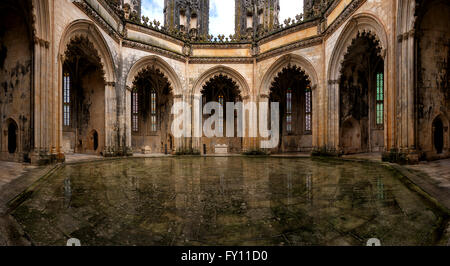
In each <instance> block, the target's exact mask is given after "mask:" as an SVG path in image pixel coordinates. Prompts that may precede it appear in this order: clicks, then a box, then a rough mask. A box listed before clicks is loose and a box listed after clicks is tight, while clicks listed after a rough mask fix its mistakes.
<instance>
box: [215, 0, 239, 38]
mask: <svg viewBox="0 0 450 266" xmlns="http://www.w3.org/2000/svg"><path fill="white" fill-rule="evenodd" d="M209 8H210V11H209V32H210V34H211V35H214V36H217V35H221V34H223V35H225V36H227V37H228V36H229V35H230V34H231V35H233V34H234V22H235V18H234V13H235V12H234V11H235V10H234V1H233V0H211V1H210V7H209Z"/></svg>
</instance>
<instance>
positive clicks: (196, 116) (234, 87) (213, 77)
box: [192, 65, 257, 153]
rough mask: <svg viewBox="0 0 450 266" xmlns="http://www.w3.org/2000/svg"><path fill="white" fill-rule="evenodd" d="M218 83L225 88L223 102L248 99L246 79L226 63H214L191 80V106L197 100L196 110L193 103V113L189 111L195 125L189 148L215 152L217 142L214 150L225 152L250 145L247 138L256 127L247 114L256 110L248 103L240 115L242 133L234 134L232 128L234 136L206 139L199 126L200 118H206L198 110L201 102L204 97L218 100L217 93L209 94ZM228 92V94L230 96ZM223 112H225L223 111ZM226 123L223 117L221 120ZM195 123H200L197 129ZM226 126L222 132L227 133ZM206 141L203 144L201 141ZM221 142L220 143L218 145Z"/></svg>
mask: <svg viewBox="0 0 450 266" xmlns="http://www.w3.org/2000/svg"><path fill="white" fill-rule="evenodd" d="M218 84H221V86H223V87H224V88H227V89H226V90H225V93H224V94H223V95H222V96H223V102H224V103H226V100H230V101H232V102H234V103H236V100H238V101H240V102H242V103H243V105H244V106H246V104H247V103H249V101H250V97H251V95H250V88H249V86H248V83H247V81H246V79H245V78H244V77H243V76H242V75H241V74H240V73H239V72H237V71H236V70H234V69H232V68H230V67H226V66H222V65H221V66H216V67H213V68H211V69H209V70H208V71H206V72H205V73H203V74H202V75H201V76H200V77H199V78H198V79H197V81H196V82H195V83H194V86H193V87H192V95H193V100H194V104H193V106H196V103H198V105H199V106H198V108H199V110H196V108H195V107H194V110H193V114H192V124H193V125H194V126H193V127H192V130H193V134H192V135H193V136H194V137H193V138H192V148H193V149H194V150H195V151H198V152H200V153H205V151H206V153H215V152H216V145H217V152H220V153H225V152H227V153H228V152H230V153H239V152H241V151H243V150H246V149H250V146H251V145H252V143H251V141H250V139H251V138H254V137H256V136H254V135H256V134H255V131H256V130H255V129H257V124H251V123H252V122H253V123H254V122H256V121H252V120H254V119H253V118H254V117H253V118H252V119H250V116H252V114H256V113H255V112H254V111H256V106H255V108H252V107H251V106H248V107H249V109H247V112H246V114H248V115H245V116H244V117H243V118H242V121H241V122H242V131H243V133H242V134H243V135H244V137H243V138H241V137H237V135H238V134H237V132H236V131H235V134H234V136H235V137H234V138H229V139H227V138H221V139H220V140H219V139H218V138H213V139H212V140H211V139H209V140H207V139H205V138H204V137H203V136H204V134H203V133H204V132H203V130H202V128H203V123H202V121H205V117H202V116H201V114H200V110H201V108H202V106H203V104H202V103H204V102H205V101H216V102H218V101H219V98H218V96H219V95H215V94H214V95H210V94H209V91H211V88H210V87H217V85H218ZM205 93H206V94H207V95H209V96H207V97H206V100H205V99H204V95H205ZM226 94H228V96H227V97H228V99H226V98H225V96H226ZM230 95H231V96H230ZM224 115H225V112H224ZM237 122H238V119H237V118H236V119H235V125H236V128H237V124H236V123H237ZM224 123H226V121H225V122H224ZM195 125H199V127H198V129H197V130H196V127H195ZM225 130H226V129H225V128H224V131H223V132H224V136H225V135H226V131H225ZM204 144H205V145H204ZM219 145H222V146H219Z"/></svg>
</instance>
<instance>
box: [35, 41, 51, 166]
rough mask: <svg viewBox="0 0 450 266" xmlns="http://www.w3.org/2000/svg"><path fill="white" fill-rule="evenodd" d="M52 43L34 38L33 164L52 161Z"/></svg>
mask: <svg viewBox="0 0 450 266" xmlns="http://www.w3.org/2000/svg"><path fill="white" fill-rule="evenodd" d="M49 47H50V43H49V41H47V40H44V39H42V38H40V37H38V36H36V37H35V39H34V51H35V52H34V60H33V62H34V65H33V70H34V71H33V73H34V77H33V89H34V94H33V96H32V97H34V99H33V100H34V110H33V111H34V125H33V129H34V147H33V151H32V154H31V162H32V163H33V164H46V163H50V162H51V161H52V158H51V150H52V141H51V140H50V138H51V136H52V134H50V132H51V128H52V125H51V123H50V120H49V118H50V117H51V109H50V107H49V104H48V103H49V101H50V98H49V91H50V82H49V79H48V74H49V73H50V68H49V66H50V51H49Z"/></svg>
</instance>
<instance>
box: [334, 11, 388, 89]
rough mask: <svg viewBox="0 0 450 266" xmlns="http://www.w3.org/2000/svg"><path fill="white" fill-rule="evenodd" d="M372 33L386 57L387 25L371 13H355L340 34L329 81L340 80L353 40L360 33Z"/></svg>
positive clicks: (381, 54)
mask: <svg viewBox="0 0 450 266" xmlns="http://www.w3.org/2000/svg"><path fill="white" fill-rule="evenodd" d="M364 33H366V34H370V35H372V36H373V37H374V38H375V40H376V41H377V42H378V45H379V46H380V47H381V51H380V56H381V57H382V58H383V59H384V58H385V57H386V51H387V50H388V48H389V47H388V37H387V33H386V30H385V27H384V26H383V24H382V23H381V21H380V20H379V19H378V18H377V17H375V16H374V15H372V14H370V13H360V14H356V15H354V16H353V17H352V18H351V19H350V20H349V21H348V22H347V24H346V25H345V27H344V30H343V31H342V33H341V35H340V36H339V39H338V41H337V42H336V45H335V47H334V50H333V53H332V54H331V59H330V63H329V65H328V81H329V83H333V82H336V81H337V80H339V76H340V73H341V67H342V62H343V61H344V56H345V54H346V53H347V52H348V51H347V49H348V48H349V47H350V46H351V44H352V41H353V40H354V39H356V38H357V37H358V35H360V34H364Z"/></svg>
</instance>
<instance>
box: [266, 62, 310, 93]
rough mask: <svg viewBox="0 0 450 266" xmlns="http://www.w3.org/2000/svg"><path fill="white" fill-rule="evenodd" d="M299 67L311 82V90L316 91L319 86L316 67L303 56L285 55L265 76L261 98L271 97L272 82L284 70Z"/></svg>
mask: <svg viewBox="0 0 450 266" xmlns="http://www.w3.org/2000/svg"><path fill="white" fill-rule="evenodd" d="M294 66H295V67H298V68H300V69H301V70H303V71H305V74H306V76H307V77H308V78H309V81H310V82H311V88H312V89H313V90H315V89H316V88H317V86H318V84H319V78H318V77H317V72H316V70H315V68H314V66H313V65H312V64H311V62H309V61H308V60H307V59H305V58H304V57H302V56H299V55H295V54H288V55H284V56H282V57H281V58H279V59H278V60H277V61H275V63H273V64H272V66H271V67H270V68H269V70H267V72H266V74H265V75H264V77H263V79H262V81H261V85H260V93H259V95H260V97H268V95H270V88H271V86H272V82H273V81H274V79H275V78H276V77H277V75H278V74H279V73H280V72H281V71H283V69H284V68H288V67H294Z"/></svg>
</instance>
